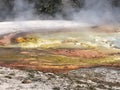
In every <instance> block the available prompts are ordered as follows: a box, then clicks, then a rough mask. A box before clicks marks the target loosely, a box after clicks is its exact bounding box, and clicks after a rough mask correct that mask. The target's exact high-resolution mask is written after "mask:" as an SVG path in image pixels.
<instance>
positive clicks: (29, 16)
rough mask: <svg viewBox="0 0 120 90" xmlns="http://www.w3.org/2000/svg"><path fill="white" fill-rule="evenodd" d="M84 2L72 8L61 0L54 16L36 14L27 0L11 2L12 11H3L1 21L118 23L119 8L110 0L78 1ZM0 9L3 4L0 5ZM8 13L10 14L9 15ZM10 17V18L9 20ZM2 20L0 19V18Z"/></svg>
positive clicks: (65, 1)
mask: <svg viewBox="0 0 120 90" xmlns="http://www.w3.org/2000/svg"><path fill="white" fill-rule="evenodd" d="M82 1H83V2H84V4H83V5H81V7H74V6H73V2H71V0H62V5H61V6H59V8H60V9H61V11H57V12H56V13H55V14H54V15H49V14H45V13H39V14H38V13H36V10H35V3H34V2H32V3H30V2H28V0H13V8H12V10H11V11H10V10H8V9H6V8H5V9H4V11H1V12H3V13H0V15H1V14H2V16H7V17H6V18H4V19H3V20H4V21H5V20H8V21H20V20H69V21H77V22H84V23H90V24H104V23H108V24H109V23H119V22H120V7H115V6H113V2H112V0H78V3H80V2H82ZM1 5H2V6H1V7H3V4H2V3H1ZM8 11H10V12H11V13H12V14H9V12H8ZM11 16H12V18H11ZM1 18H2V17H1Z"/></svg>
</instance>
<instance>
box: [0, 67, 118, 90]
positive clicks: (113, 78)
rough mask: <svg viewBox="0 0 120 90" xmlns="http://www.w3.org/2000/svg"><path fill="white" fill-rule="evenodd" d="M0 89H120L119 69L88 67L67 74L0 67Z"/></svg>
mask: <svg viewBox="0 0 120 90" xmlns="http://www.w3.org/2000/svg"><path fill="white" fill-rule="evenodd" d="M0 88H1V90H120V70H119V69H112V68H105V67H101V68H88V69H79V70H75V71H70V72H69V73H67V74H56V75H55V74H53V73H43V72H40V71H21V70H16V69H10V68H5V67H0Z"/></svg>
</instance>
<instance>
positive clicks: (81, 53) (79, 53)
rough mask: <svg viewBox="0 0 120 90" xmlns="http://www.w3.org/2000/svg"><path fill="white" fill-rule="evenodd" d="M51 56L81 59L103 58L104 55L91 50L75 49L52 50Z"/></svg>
mask: <svg viewBox="0 0 120 90" xmlns="http://www.w3.org/2000/svg"><path fill="white" fill-rule="evenodd" d="M52 53H53V54H57V55H65V56H69V57H82V58H99V57H104V56H105V55H104V54H103V53H102V52H98V51H93V50H79V49H78V50H77V49H62V50H61V49H58V50H53V51H52Z"/></svg>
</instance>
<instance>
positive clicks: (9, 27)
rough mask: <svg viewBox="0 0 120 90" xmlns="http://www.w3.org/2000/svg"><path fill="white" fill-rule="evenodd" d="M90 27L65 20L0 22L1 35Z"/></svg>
mask: <svg viewBox="0 0 120 90" xmlns="http://www.w3.org/2000/svg"><path fill="white" fill-rule="evenodd" d="M87 26H90V25H89V24H87V23H77V22H73V21H64V20H36V21H14V22H0V34H5V33H10V32H16V31H29V30H37V31H38V30H40V31H41V30H43V29H44V30H45V29H46V30H53V29H54V30H56V29H66V28H78V27H87Z"/></svg>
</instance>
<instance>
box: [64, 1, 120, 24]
mask: <svg viewBox="0 0 120 90" xmlns="http://www.w3.org/2000/svg"><path fill="white" fill-rule="evenodd" d="M84 1H85V2H84V6H83V7H82V8H81V9H79V10H78V9H77V11H76V8H73V7H71V5H70V3H69V0H68V1H67V3H66V4H67V5H64V6H67V7H63V10H64V12H67V13H66V15H67V16H68V17H69V19H71V20H74V21H78V22H86V23H92V24H104V23H118V22H120V7H115V6H113V4H112V0H84Z"/></svg>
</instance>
